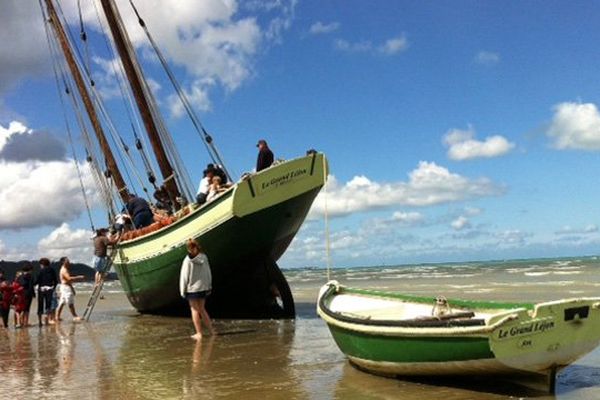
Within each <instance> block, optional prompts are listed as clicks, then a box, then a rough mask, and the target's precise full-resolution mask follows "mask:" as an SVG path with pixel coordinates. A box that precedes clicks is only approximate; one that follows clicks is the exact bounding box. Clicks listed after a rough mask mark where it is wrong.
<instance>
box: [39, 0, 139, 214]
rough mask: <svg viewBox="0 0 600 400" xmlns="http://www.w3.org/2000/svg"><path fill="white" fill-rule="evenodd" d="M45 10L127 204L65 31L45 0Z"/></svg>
mask: <svg viewBox="0 0 600 400" xmlns="http://www.w3.org/2000/svg"><path fill="white" fill-rule="evenodd" d="M45 2H46V9H47V10H48V16H49V17H50V24H51V25H52V27H53V28H54V31H55V32H56V36H57V38H58V42H59V43H60V47H61V48H62V51H63V53H64V54H65V59H66V61H67V65H68V66H69V69H70V70H71V74H72V76H73V79H74V80H75V84H76V85H77V89H78V90H79V95H80V96H81V100H82V101H83V105H84V106H85V109H86V111H87V114H88V116H89V118H90V121H91V123H92V127H93V128H94V132H95V133H96V138H97V139H98V142H99V143H100V148H101V149H102V153H103V154H104V157H105V159H106V167H107V168H108V171H109V172H110V175H111V177H112V178H113V180H114V182H115V185H116V187H117V191H118V192H119V196H120V197H121V199H122V200H123V202H125V203H126V202H127V200H128V192H127V185H126V184H125V180H124V179H123V176H122V175H121V171H119V167H118V166H117V162H116V161H115V157H114V156H113V153H112V150H111V149H110V146H109V144H108V141H107V140H106V136H105V135H104V130H103V129H102V125H101V124H100V119H99V118H98V114H97V112H96V109H95V108H94V105H93V103H92V99H91V97H90V94H89V93H88V91H87V88H86V86H85V81H84V80H83V77H82V76H81V71H80V70H79V68H78V67H77V62H76V61H75V57H74V56H73V50H72V49H71V46H70V44H69V40H68V38H67V35H66V33H65V30H64V28H63V26H62V24H61V22H60V19H59V18H58V14H57V13H56V9H55V8H54V4H53V3H52V0H45Z"/></svg>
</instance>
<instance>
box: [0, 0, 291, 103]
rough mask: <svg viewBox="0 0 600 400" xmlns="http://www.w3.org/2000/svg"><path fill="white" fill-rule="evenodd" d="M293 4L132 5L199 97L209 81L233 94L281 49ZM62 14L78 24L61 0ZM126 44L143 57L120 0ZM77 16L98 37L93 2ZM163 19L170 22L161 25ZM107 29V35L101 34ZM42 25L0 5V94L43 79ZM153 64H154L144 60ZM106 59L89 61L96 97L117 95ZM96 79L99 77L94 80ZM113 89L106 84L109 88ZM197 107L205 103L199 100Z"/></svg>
mask: <svg viewBox="0 0 600 400" xmlns="http://www.w3.org/2000/svg"><path fill="white" fill-rule="evenodd" d="M296 4H297V1H296V0H278V1H270V2H258V1H256V2H247V3H242V5H243V12H242V10H241V9H240V8H241V6H240V4H239V3H238V1H236V0H224V1H223V0H206V1H201V2H198V1H195V0H145V1H143V2H142V1H140V2H137V3H136V6H137V7H138V10H139V11H140V14H141V16H142V17H143V18H144V21H145V22H146V25H147V26H148V29H149V30H150V32H151V34H152V35H153V37H154V39H155V40H156V41H157V43H158V45H159V47H160V48H161V50H162V52H163V53H164V55H165V57H166V58H167V59H168V61H169V62H170V63H171V65H173V66H175V67H180V68H181V69H183V70H185V72H186V73H187V77H186V78H189V80H188V81H184V82H183V86H184V87H186V88H187V89H188V90H190V91H193V90H194V88H188V85H189V84H190V82H191V85H192V86H193V87H195V89H196V90H198V87H201V90H202V91H204V92H206V91H209V90H210V89H213V88H214V87H213V85H209V86H202V85H203V84H205V83H206V82H215V83H216V85H215V86H218V87H221V88H223V89H224V90H226V91H233V90H235V89H237V88H238V87H239V86H240V85H241V84H242V83H243V82H244V81H245V80H247V79H249V78H250V77H252V76H253V74H254V63H255V61H256V58H257V57H258V56H260V54H262V53H263V52H264V50H265V49H267V48H268V47H269V46H270V45H271V44H273V43H280V42H281V40H282V37H283V35H284V33H285V32H286V31H287V30H288V29H289V28H290V27H291V24H292V22H293V18H294V10H295V7H296ZM61 5H62V9H63V10H64V12H65V15H66V18H67V21H69V23H71V24H78V23H79V17H78V8H77V0H64V1H63V2H62V4H61ZM117 5H118V8H119V11H120V12H121V15H122V18H123V21H124V24H125V25H126V27H127V31H128V34H129V37H130V38H131V40H132V42H133V44H134V46H135V47H136V48H137V49H138V50H139V51H140V53H141V54H143V55H145V56H147V55H148V54H150V53H151V52H149V51H148V50H149V44H148V42H147V39H146V36H145V33H144V31H143V30H142V28H141V27H140V26H139V24H138V21H137V18H136V16H135V14H134V13H133V11H132V9H131V7H130V5H129V3H128V1H127V0H117ZM81 6H82V16H83V20H84V23H85V25H86V27H87V28H88V30H90V31H91V30H96V31H99V30H100V27H99V24H98V18H97V15H96V8H95V6H94V2H81ZM166 12H168V19H169V23H164V21H165V15H166V14H165V13H166ZM105 30H106V28H105ZM44 37H45V32H44V26H43V24H42V23H41V14H40V11H39V6H38V4H37V2H22V1H17V0H7V1H2V2H0V59H2V60H3V66H2V69H1V71H0V94H1V93H2V91H3V90H4V89H6V88H7V87H9V86H10V85H12V84H13V82H15V81H17V80H18V79H20V78H22V77H25V76H32V75H39V74H40V73H48V71H51V68H48V64H49V56H48V51H47V50H46V49H47V45H46V41H45V40H40V38H44ZM146 58H147V59H149V60H150V62H156V59H155V58H153V57H150V58H149V57H146ZM112 62H113V61H112V60H101V59H100V58H98V57H96V58H95V63H96V64H100V65H99V67H100V68H99V72H96V73H95V78H96V79H98V81H99V85H98V87H99V90H100V92H101V94H102V95H108V96H109V97H110V96H115V95H117V91H116V89H117V87H116V86H115V85H114V80H112V81H111V80H110V77H111V74H112V73H113V72H112V71H110V70H107V69H106V68H107V67H108V64H110V63H112ZM98 74H100V76H99V75H98ZM111 82H112V83H111ZM197 99H200V102H201V103H200V106H199V108H201V109H206V107H204V108H203V106H202V104H204V102H205V101H206V100H205V99H204V98H203V97H202V96H200V97H198V96H196V97H195V98H194V99H193V100H197Z"/></svg>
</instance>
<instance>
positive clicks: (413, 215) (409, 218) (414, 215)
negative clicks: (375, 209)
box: [392, 211, 424, 226]
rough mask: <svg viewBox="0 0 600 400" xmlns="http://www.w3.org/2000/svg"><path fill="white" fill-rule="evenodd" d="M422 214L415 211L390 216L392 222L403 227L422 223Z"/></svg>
mask: <svg viewBox="0 0 600 400" xmlns="http://www.w3.org/2000/svg"><path fill="white" fill-rule="evenodd" d="M423 218H424V217H423V214H421V213H420V212H416V211H410V212H403V211H396V212H394V213H393V214H392V221H393V222H398V223H400V224H403V225H409V226H410V225H415V224H419V223H421V222H422V221H423Z"/></svg>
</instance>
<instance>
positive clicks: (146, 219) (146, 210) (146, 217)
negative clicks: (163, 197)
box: [125, 193, 154, 229]
mask: <svg viewBox="0 0 600 400" xmlns="http://www.w3.org/2000/svg"><path fill="white" fill-rule="evenodd" d="M125 207H126V208H127V212H128V213H129V216H131V219H132V220H133V225H134V226H135V229H140V228H144V227H146V226H148V225H151V224H152V222H153V221H154V219H153V217H154V216H153V215H152V210H151V209H150V205H149V204H148V202H147V201H146V200H144V199H142V198H141V197H137V196H136V195H135V194H133V193H130V194H129V201H128V202H127V204H126V205H125Z"/></svg>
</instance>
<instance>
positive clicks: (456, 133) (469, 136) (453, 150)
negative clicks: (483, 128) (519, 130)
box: [443, 127, 515, 161]
mask: <svg viewBox="0 0 600 400" xmlns="http://www.w3.org/2000/svg"><path fill="white" fill-rule="evenodd" d="M443 142H444V144H445V145H446V146H447V147H448V157H449V158H450V159H452V160H457V161H463V160H470V159H473V158H492V157H498V156H501V155H504V154H506V153H508V152H509V151H511V150H512V149H513V148H514V147H515V144H514V143H511V142H509V141H508V140H506V138H504V137H503V136H500V135H494V136H489V137H487V138H485V140H484V141H480V140H477V139H476V138H475V130H474V129H473V128H472V127H469V128H468V129H467V130H461V129H451V130H450V131H448V133H446V135H444V138H443Z"/></svg>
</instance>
